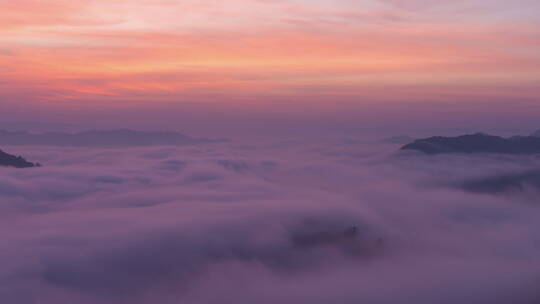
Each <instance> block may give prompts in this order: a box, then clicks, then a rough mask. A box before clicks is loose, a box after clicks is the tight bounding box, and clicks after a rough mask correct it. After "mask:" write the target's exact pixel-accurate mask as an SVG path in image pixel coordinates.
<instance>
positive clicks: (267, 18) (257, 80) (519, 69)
mask: <svg viewBox="0 0 540 304" xmlns="http://www.w3.org/2000/svg"><path fill="white" fill-rule="evenodd" d="M472 2H474V3H472ZM0 9H1V10H2V18H1V19H0V103H2V104H3V105H4V106H6V105H16V104H19V105H21V104H27V105H29V106H32V105H41V106H44V105H51V106H55V107H64V106H65V107H85V108H92V107H111V108H115V107H116V108H121V107H125V106H136V105H137V106H144V105H148V104H181V103H183V102H211V103H217V104H220V105H231V106H238V105H240V104H249V105H253V106H262V107H264V105H265V104H271V103H272V102H276V101H277V100H280V101H284V100H289V101H291V102H290V104H291V110H292V109H293V108H294V107H301V106H302V105H303V104H305V103H317V104H320V105H321V106H320V107H321V108H322V109H325V108H331V107H333V106H334V105H335V104H336V103H338V102H343V103H349V104H353V105H354V104H356V105H369V104H380V103H385V102H386V103H396V102H400V101H407V102H411V101H423V102H432V103H437V102H450V101H451V102H458V103H459V102H463V103H465V102H470V101H471V100H476V99H477V100H481V101H485V100H489V98H496V99H498V100H500V99H508V100H533V101H535V100H536V98H537V96H538V93H539V92H540V89H538V87H539V86H540V26H539V25H540V4H539V1H537V0H515V1H511V3H510V1H502V0H477V1H465V0H454V1H448V0H432V1H430V0H364V1H362V0H358V1H351V0H309V1H308V0H227V1H224V0H222V1H219V0H213V1H210V0H183V1H180V0H116V1H110V0H109V1H105V0H95V1H87V0H84V1H83V0H43V1H40V0H0Z"/></svg>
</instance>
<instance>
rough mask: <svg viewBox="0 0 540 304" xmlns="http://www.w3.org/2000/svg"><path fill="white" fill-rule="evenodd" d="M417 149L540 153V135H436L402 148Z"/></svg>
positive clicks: (422, 150) (435, 151)
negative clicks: (507, 136)
mask: <svg viewBox="0 0 540 304" xmlns="http://www.w3.org/2000/svg"><path fill="white" fill-rule="evenodd" d="M401 149H402V150H417V151H421V152H424V153H426V154H441V153H503V154H536V153H540V137H536V136H514V137H510V138H504V137H500V136H493V135H488V134H484V133H477V134H470V135H462V136H457V137H443V136H434V137H429V138H424V139H418V140H415V141H414V142H412V143H410V144H407V145H405V146H403V147H402V148H401Z"/></svg>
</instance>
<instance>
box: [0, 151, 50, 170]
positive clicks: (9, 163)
mask: <svg viewBox="0 0 540 304" xmlns="http://www.w3.org/2000/svg"><path fill="white" fill-rule="evenodd" d="M0 166H3V167H15V168H31V167H39V166H40V165H39V164H34V163H31V162H29V161H27V160H26V159H24V158H22V157H21V156H15V155H11V154H8V153H6V152H4V151H2V150H0Z"/></svg>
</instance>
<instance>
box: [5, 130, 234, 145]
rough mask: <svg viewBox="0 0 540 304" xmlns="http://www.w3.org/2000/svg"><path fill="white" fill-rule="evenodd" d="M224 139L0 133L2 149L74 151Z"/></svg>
mask: <svg viewBox="0 0 540 304" xmlns="http://www.w3.org/2000/svg"><path fill="white" fill-rule="evenodd" d="M224 141H226V140H225V139H208V138H195V137H191V136H187V135H184V134H181V133H177V132H169V131H154V132H144V131H134V130H129V129H117V130H92V131H83V132H77V133H62V132H47V133H41V134H34V133H29V132H24V131H2V130H0V142H1V143H2V144H5V145H45V146H73V147H131V146H159V145H190V144H200V143H217V142H224Z"/></svg>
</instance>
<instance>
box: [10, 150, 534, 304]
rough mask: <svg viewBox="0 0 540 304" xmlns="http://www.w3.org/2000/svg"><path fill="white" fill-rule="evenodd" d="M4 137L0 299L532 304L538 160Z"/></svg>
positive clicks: (22, 302)
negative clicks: (7, 163) (12, 142)
mask: <svg viewBox="0 0 540 304" xmlns="http://www.w3.org/2000/svg"><path fill="white" fill-rule="evenodd" d="M2 148H3V149H4V150H6V151H7V152H10V153H13V154H21V155H24V156H25V157H26V158H27V159H28V160H30V161H36V162H40V163H42V164H43V165H44V166H43V167H41V168H32V169H23V170H20V169H10V168H0V299H1V301H0V302H2V303H10V304H11V303H13V304H63V303H77V304H94V303H96V304H122V303H126V304H127V303H129V304H146V303H160V304H173V303H175V304H176V303H187V304H191V303H193V304H198V303H201V304H207V303H208V304H210V303H239V304H241V303H260V304H265V303H269V304H270V303H295V304H302V303H306V304H307V303H309V304H328V303H339V304H348V303H351V304H353V303H354V304H357V303H368V304H379V303H380V304H396V303H397V304H400V303H407V304H408V303H411V304H412V303H414V304H428V303H430V304H431V303H438V304H445V303H449V304H450V303H452V304H453V303H460V304H467V303H471V304H472V303H474V304H484V303H485V304H488V303H489V304H497V303H501V304H503V303H504V304H508V303H514V304H520V303H527V304H532V303H540V288H539V287H540V263H539V262H540V221H539V220H538V219H539V212H540V201H539V198H540V190H539V189H540V186H538V185H539V182H538V180H540V174H538V173H535V171H534V169H535V168H540V157H536V156H500V155H499V156H497V155H440V156H425V155H421V154H418V153H414V152H399V151H398V148H399V146H397V145H393V144H382V143H365V142H362V141H354V140H341V139H339V140H324V141H323V142H307V141H303V140H281V141H268V142H254V141H253V142H230V143H222V144H212V145H196V146H185V147H166V146H163V147H141V148H122V149H103V148H60V147H2ZM531 170H533V171H531Z"/></svg>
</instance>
